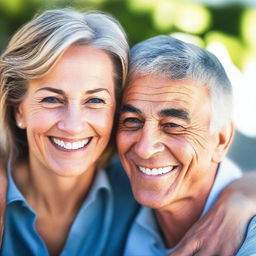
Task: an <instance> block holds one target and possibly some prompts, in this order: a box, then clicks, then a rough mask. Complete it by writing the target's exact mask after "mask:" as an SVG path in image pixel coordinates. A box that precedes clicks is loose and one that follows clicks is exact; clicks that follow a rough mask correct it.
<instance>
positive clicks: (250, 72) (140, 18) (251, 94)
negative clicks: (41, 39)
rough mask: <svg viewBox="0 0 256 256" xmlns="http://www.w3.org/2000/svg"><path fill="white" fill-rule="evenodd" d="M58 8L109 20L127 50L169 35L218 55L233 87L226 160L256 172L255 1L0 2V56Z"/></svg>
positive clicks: (13, 0)
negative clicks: (121, 32)
mask: <svg viewBox="0 0 256 256" xmlns="http://www.w3.org/2000/svg"><path fill="white" fill-rule="evenodd" d="M61 7H73V8H75V9H78V10H84V11H85V10H95V9H97V10H102V11H106V12H108V13H110V14H112V15H113V16H114V17H116V18H117V19H118V20H119V21H120V23H121V24H122V25H123V27H124V29H125V30H126V32H127V35H128V38H129V43H130V45H131V46H132V45H134V44H135V43H137V42H139V41H141V40H144V39H146V38H149V37H152V36H155V35H158V34H172V35H174V36H176V37H178V38H180V39H182V40H185V41H189V42H192V43H194V44H197V45H199V46H201V47H205V48H207V49H208V50H210V51H211V52H213V53H214V54H216V55H217V56H218V57H219V59H220V60H221V62H222V63H223V65H224V67H225V69H226V71H227V73H228V76H229V77H230V79H231V81H232V84H233V86H234V98H235V102H234V107H235V109H234V120H235V124H236V127H237V132H236V135H235V139H234V142H233V145H232V147H231V150H230V151H229V156H230V158H232V159H233V160H234V161H235V162H236V163H237V164H238V165H240V166H241V167H242V169H243V170H244V171H248V170H252V169H255V170H256V76H255V74H256V0H187V1H185V0H183V1H182V0H73V1H72V0H69V1H68V0H0V52H1V53H2V51H3V50H4V48H5V47H6V45H7V42H8V40H9V39H10V37H11V36H12V34H13V33H14V32H15V31H16V30H17V28H19V27H20V26H21V25H23V24H24V23H25V22H26V21H28V20H30V19H31V18H32V17H33V16H34V15H35V14H36V13H38V12H42V11H43V10H45V9H53V8H61Z"/></svg>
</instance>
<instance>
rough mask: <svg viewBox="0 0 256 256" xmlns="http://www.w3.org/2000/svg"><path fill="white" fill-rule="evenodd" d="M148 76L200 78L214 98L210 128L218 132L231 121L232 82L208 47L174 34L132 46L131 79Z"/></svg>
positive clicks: (212, 98)
mask: <svg viewBox="0 0 256 256" xmlns="http://www.w3.org/2000/svg"><path fill="white" fill-rule="evenodd" d="M145 75H157V76H162V77H166V78H168V79H171V80H182V79H192V80H194V81H198V82H199V83H200V84H202V85H204V86H207V87H208V89H209V93H210V97H211V107H212V117H211V123H210V127H209V129H210V131H211V132H215V131H217V130H219V129H221V128H222V126H223V125H225V124H226V122H228V121H230V119H231V116H232V87H231V83H230V81H229V79H228V77H227V75H226V72H225V70H224V68H223V66H222V65H221V63H220V62H219V60H218V59H217V57H216V56H214V55H213V54H212V53H210V52H208V51H207V50H205V49H202V48H199V47H197V46H195V45H192V44H189V43H185V42H183V41H181V40H178V39H175V38H173V37H171V36H164V35H161V36H156V37H153V38H150V39H147V40H145V41H143V42H141V43H138V44H137V45H135V46H134V47H133V48H132V49H131V52H130V62H129V73H128V80H129V81H130V82H131V81H132V80H133V79H135V78H136V77H138V76H145Z"/></svg>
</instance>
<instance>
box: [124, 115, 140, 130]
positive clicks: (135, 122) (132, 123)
mask: <svg viewBox="0 0 256 256" xmlns="http://www.w3.org/2000/svg"><path fill="white" fill-rule="evenodd" d="M121 123H122V125H123V126H125V127H127V128H140V127H142V126H143V122H142V121H141V120H140V119H138V118H136V117H128V118H125V119H123V120H122V121H121Z"/></svg>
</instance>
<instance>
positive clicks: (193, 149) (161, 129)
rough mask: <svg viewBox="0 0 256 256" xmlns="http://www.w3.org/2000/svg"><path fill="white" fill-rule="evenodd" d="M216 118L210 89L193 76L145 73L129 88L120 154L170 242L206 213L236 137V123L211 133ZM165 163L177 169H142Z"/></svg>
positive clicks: (139, 197) (119, 139) (139, 196)
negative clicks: (151, 171) (149, 171)
mask: <svg viewBox="0 0 256 256" xmlns="http://www.w3.org/2000/svg"><path fill="white" fill-rule="evenodd" d="M202 99H203V100H202ZM210 120H211V105H210V97H209V94H208V90H207V88H206V87H204V86H202V85H200V84H198V83H196V82H195V81H192V80H181V81H172V80H169V79H167V78H161V77H155V76H143V77H138V78H135V79H134V80H133V82H132V83H131V84H129V85H128V86H127V87H126V90H125V92H124V96H123V108H122V110H121V116H120V120H119V131H118V135H117V144H118V150H119V154H120V156H121V160H122V163H123V165H124V167H125V170H126V172H127V174H128V177H129V179H130V181H131V186H132V191H133V194H134V196H135V198H136V200H137V201H138V202H139V203H141V204H143V205H146V206H148V207H151V208H154V209H155V213H156V216H157V219H158V222H159V225H160V227H161V228H162V231H163V234H164V238H165V241H166V244H167V246H168V247H173V246H174V245H176V244H177V242H178V241H179V240H180V239H181V238H182V237H183V236H184V234H185V232H186V231H187V230H188V229H189V228H190V227H191V226H192V225H193V224H194V223H195V222H196V220H198V218H199V217H200V215H201V212H202V209H203V207H204V203H205V201H206V198H207V196H208V194H209V191H210V189H211V186H212V184H213V181H214V178H215V175H216V171H217V167H218V163H219V162H220V161H221V159H222V158H223V156H224V154H225V152H226V150H227V148H228V147H229V144H230V142H231V139H232V137H233V125H232V123H230V124H229V125H227V126H226V127H224V128H223V129H222V130H221V131H219V132H216V133H210V132H209V127H210ZM163 167H170V169H171V171H169V172H167V173H165V174H159V175H147V174H145V173H143V172H142V171H141V170H140V169H141V168H151V169H153V168H163ZM174 224H175V225H174ZM171 227H172V228H171Z"/></svg>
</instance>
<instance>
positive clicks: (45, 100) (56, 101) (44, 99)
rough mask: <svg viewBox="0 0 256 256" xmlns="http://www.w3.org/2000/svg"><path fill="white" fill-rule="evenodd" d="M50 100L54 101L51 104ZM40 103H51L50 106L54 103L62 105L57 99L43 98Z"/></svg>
mask: <svg viewBox="0 0 256 256" xmlns="http://www.w3.org/2000/svg"><path fill="white" fill-rule="evenodd" d="M52 100H54V101H55V102H53V101H52ZM41 102H46V103H51V104H56V103H62V101H61V100H60V99H58V98H57V97H53V96H51V97H45V98H43V99H42V100H41Z"/></svg>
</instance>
